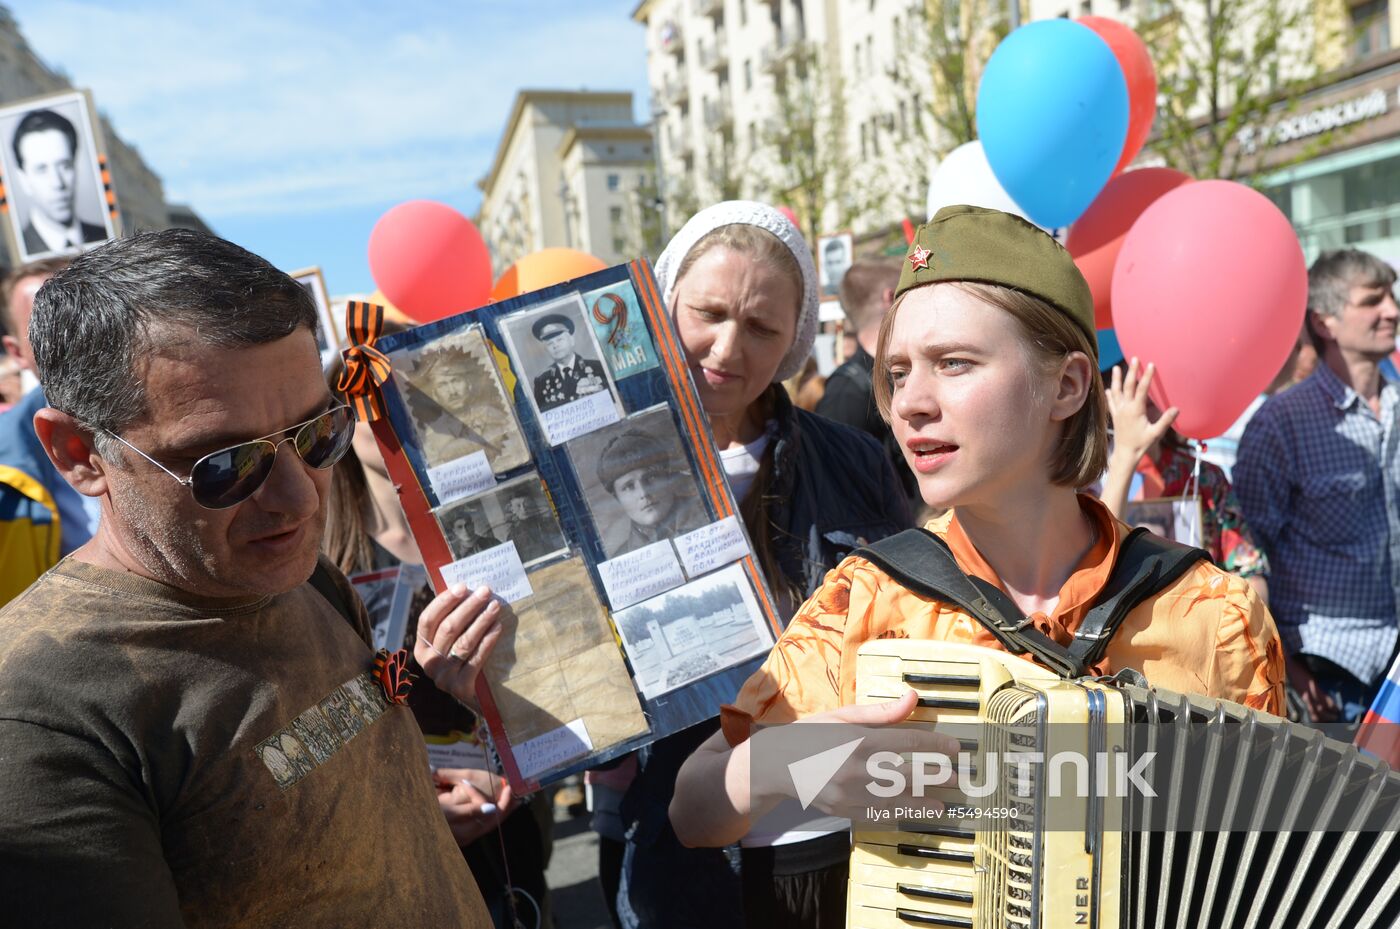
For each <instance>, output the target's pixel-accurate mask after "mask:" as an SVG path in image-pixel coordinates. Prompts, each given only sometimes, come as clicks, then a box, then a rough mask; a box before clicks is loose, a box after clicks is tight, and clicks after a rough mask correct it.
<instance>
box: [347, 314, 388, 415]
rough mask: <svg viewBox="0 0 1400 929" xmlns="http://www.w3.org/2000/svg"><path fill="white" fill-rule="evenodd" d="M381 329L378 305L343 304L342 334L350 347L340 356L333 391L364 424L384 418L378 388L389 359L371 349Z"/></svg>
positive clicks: (382, 319) (381, 321)
mask: <svg viewBox="0 0 1400 929" xmlns="http://www.w3.org/2000/svg"><path fill="white" fill-rule="evenodd" d="M383 325H384V307H382V306H380V305H379V304H377V303H366V302H364V301H362V300H351V301H350V302H349V303H347V304H345V334H346V336H347V337H348V340H349V342H350V347H349V348H347V349H346V350H345V351H344V352H343V353H342V356H343V357H344V358H345V370H344V371H343V372H341V375H340V381H339V382H338V383H337V384H336V387H337V389H339V391H340V392H341V393H342V394H344V395H345V398H346V399H347V400H349V401H350V405H351V406H353V407H354V408H355V415H356V416H357V417H359V419H360V420H361V421H363V422H367V423H372V422H374V421H375V420H376V419H378V418H379V417H381V416H383V415H384V405H383V401H382V400H380V397H379V387H380V385H381V384H383V383H384V382H385V381H387V380H388V379H389V374H390V372H391V371H392V370H393V368H392V366H391V365H390V364H389V359H388V358H387V357H386V356H385V355H384V353H383V352H381V351H380V350H379V349H377V348H375V347H374V342H375V340H376V339H378V338H379V330H380V329H381V328H382V327H383Z"/></svg>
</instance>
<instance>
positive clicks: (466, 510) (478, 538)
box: [436, 474, 569, 568]
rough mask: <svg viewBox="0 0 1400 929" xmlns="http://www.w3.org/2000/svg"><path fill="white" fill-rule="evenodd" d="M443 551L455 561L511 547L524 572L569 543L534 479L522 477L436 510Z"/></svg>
mask: <svg viewBox="0 0 1400 929" xmlns="http://www.w3.org/2000/svg"><path fill="white" fill-rule="evenodd" d="M436 515H437V521H438V525H440V526H441V527H442V532H443V536H444V537H445V538H446V539H447V547H448V548H449V549H451V550H452V557H454V558H457V559H462V558H468V557H470V556H472V555H479V554H481V553H482V552H484V551H486V550H487V549H490V548H495V547H496V546H497V545H502V544H504V543H506V542H514V543H515V550H516V552H517V553H518V554H519V555H520V561H521V563H522V564H523V565H524V566H525V567H527V568H528V567H530V566H532V565H534V564H537V563H539V562H542V561H545V560H547V559H549V558H553V557H554V556H556V555H560V554H563V553H564V552H566V551H568V548H569V543H568V540H567V539H565V537H564V531H563V529H561V528H560V526H559V520H558V519H557V518H556V517H555V515H554V507H553V506H551V505H550V502H549V498H548V497H547V496H545V492H544V485H543V484H541V483H540V479H539V476H538V475H535V474H526V475H524V476H522V477H518V478H515V479H513V480H509V481H505V482H504V483H501V484H498V485H497V486H496V488H495V489H494V490H491V491H489V492H487V493H484V494H481V495H480V496H477V497H471V498H468V499H466V500H457V501H454V502H452V503H449V504H447V505H445V506H442V507H439V508H438V510H437V513H436Z"/></svg>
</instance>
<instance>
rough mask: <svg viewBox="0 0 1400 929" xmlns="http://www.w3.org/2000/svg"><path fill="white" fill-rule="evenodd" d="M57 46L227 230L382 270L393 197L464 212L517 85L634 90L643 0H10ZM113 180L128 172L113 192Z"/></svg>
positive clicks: (250, 241) (254, 242)
mask: <svg viewBox="0 0 1400 929" xmlns="http://www.w3.org/2000/svg"><path fill="white" fill-rule="evenodd" d="M5 2H6V3H7V5H8V6H9V7H10V9H11V10H12V11H13V12H14V15H15V18H16V19H17V20H18V21H19V24H20V30H21V31H22V32H23V33H24V35H25V37H26V38H27V39H28V40H29V44H30V45H31V47H33V49H34V50H35V51H36V52H37V53H38V54H39V56H40V57H41V58H42V59H43V60H44V61H45V62H46V63H48V64H49V65H51V66H55V67H58V68H62V69H63V70H65V71H67V72H68V74H69V76H70V77H71V78H72V80H73V83H74V85H75V86H77V87H84V88H87V89H89V90H91V91H92V93H93V96H94V98H95V99H96V101H97V106H98V108H99V109H101V110H102V111H103V112H105V113H107V115H108V116H109V117H110V118H111V120H112V122H113V123H114V125H115V126H116V129H117V132H118V133H120V134H121V136H122V137H123V138H124V139H125V140H126V141H127V142H128V143H130V144H133V145H135V146H136V147H137V148H138V149H140V151H141V153H142V155H143V156H144V157H145V159H146V161H147V162H148V163H149V164H150V165H151V167H152V168H153V169H154V170H155V172H156V173H157V174H159V175H160V176H161V178H162V180H163V181H164V183H165V192H166V199H167V200H169V201H172V202H186V203H189V204H191V205H192V206H193V207H194V208H195V210H196V211H198V212H199V214H200V215H201V216H203V217H204V219H205V220H206V221H207V222H208V223H209V224H210V225H211V226H212V227H213V228H214V230H215V231H216V232H217V233H219V234H220V235H222V236H224V237H225V238H228V239H232V240H233V241H235V242H237V243H239V244H240V245H243V246H244V247H246V248H249V249H251V250H253V251H255V252H257V253H259V254H261V255H263V256H265V257H266V258H268V259H269V260H270V261H272V262H273V263H275V264H277V265H278V266H279V267H282V268H286V269H288V270H291V269H293V268H298V267H303V266H307V265H320V266H321V267H322V268H323V269H324V271H325V275H326V285H327V287H329V289H330V291H331V293H347V292H355V291H370V290H373V289H374V285H373V281H372V279H371V277H370V274H369V267H368V265H367V263H366V261H365V249H366V246H367V244H368V242H369V233H370V230H371V228H373V226H374V221H375V220H376V219H377V218H378V217H379V216H380V215H381V214H382V213H383V212H384V211H385V210H386V209H388V208H389V207H391V206H393V205H394V204H395V203H399V202H401V201H404V200H411V199H415V198H420V197H422V198H430V199H435V200H441V201H443V202H445V203H448V204H451V205H452V206H454V207H456V208H457V209H459V210H462V211H463V212H464V213H467V214H468V215H471V214H472V213H473V212H474V211H475V210H476V208H477V206H478V204H479V202H480V192H479V191H478V190H477V188H476V182H477V181H478V180H479V179H480V178H482V177H483V176H484V175H485V174H486V172H487V171H488V169H489V168H490V164H491V158H492V155H493V154H494V151H495V146H496V143H497V141H498V139H499V138H500V135H501V132H502V131H503V130H504V126H505V121H506V117H507V115H509V112H510V105H511V102H512V101H513V100H514V97H515V92H516V91H517V90H518V89H520V88H522V87H561V88H588V89H590V90H631V91H633V93H634V95H635V98H636V107H635V108H636V113H637V115H638V116H642V115H643V114H645V113H646V109H647V100H646V50H645V37H644V32H643V29H642V27H641V26H640V25H638V24H636V23H634V22H633V21H632V19H631V12H632V10H633V9H634V8H635V6H636V2H635V0H550V2H545V0H436V2H435V0H381V2H366V0H361V2H357V0H337V2H330V0H281V2H268V0H239V2H237V3H230V2H229V0H217V2H216V0H186V2H183V3H180V4H174V3H170V2H168V0H5ZM117 195H118V197H120V196H121V191H120V190H118V191H117Z"/></svg>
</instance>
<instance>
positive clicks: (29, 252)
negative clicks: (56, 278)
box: [0, 90, 119, 262]
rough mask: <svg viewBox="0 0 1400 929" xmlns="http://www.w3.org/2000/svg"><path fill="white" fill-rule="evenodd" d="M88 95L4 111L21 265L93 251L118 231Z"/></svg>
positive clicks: (0, 111)
mask: <svg viewBox="0 0 1400 929" xmlns="http://www.w3.org/2000/svg"><path fill="white" fill-rule="evenodd" d="M97 136H98V130H97V124H96V123H95V121H94V120H93V118H92V107H91V105H90V101H89V98H88V95H87V94H86V93H85V92H83V91H76V90H75V91H65V92H64V93H61V94H54V95H50V96H47V97H39V98H35V99H31V100H26V101H22V102H19V103H14V104H10V105H9V106H5V107H0V140H3V142H4V145H3V148H0V172H3V174H4V182H5V194H6V197H7V199H8V200H9V203H10V207H11V208H10V210H9V214H8V215H9V224H10V235H11V236H12V237H13V240H14V242H15V245H16V252H17V255H18V257H19V260H20V261H22V262H23V261H33V260H35V259H38V258H47V257H49V256H52V255H61V254H72V253H75V252H79V251H82V250H84V249H88V248H93V247H95V246H97V245H100V244H102V243H103V242H105V241H107V240H108V239H110V238H112V237H113V236H115V235H116V234H117V233H118V231H119V230H118V229H117V226H116V222H115V220H114V219H113V217H112V215H111V213H110V212H109V210H108V208H107V196H106V191H105V190H104V189H103V186H102V168H101V165H100V164H99V161H98V146H97Z"/></svg>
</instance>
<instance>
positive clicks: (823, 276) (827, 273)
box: [817, 232, 856, 301]
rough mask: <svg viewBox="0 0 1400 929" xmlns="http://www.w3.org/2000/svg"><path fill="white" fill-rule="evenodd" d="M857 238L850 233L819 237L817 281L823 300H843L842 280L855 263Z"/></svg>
mask: <svg viewBox="0 0 1400 929" xmlns="http://www.w3.org/2000/svg"><path fill="white" fill-rule="evenodd" d="M855 250H856V246H855V237H854V236H852V235H851V234H850V233H849V232H838V233H836V234H835V235H820V236H817V279H818V281H819V282H820V284H821V295H820V296H821V299H822V300H823V301H826V300H840V299H841V278H843V277H845V276H846V269H847V268H849V267H850V266H851V263H852V262H853V261H855Z"/></svg>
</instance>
